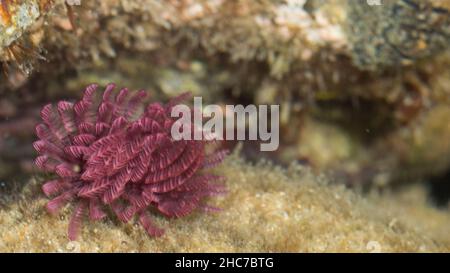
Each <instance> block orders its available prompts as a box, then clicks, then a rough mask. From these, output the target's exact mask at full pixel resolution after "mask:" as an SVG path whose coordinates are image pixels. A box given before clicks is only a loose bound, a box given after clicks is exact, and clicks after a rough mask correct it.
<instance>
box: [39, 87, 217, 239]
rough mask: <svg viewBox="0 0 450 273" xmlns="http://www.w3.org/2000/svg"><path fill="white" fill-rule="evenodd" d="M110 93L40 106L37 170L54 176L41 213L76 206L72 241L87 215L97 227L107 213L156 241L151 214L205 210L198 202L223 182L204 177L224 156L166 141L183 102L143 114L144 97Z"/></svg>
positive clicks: (199, 145)
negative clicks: (133, 224)
mask: <svg viewBox="0 0 450 273" xmlns="http://www.w3.org/2000/svg"><path fill="white" fill-rule="evenodd" d="M114 88H115V85H113V84H110V85H108V86H107V87H106V90H105V91H104V92H103V96H102V95H101V94H98V92H96V89H97V85H90V86H88V87H87V88H86V90H85V93H84V96H83V98H82V99H81V100H80V101H78V102H77V103H75V104H73V103H70V102H67V101H61V102H59V103H58V105H57V107H54V106H52V105H51V104H49V105H46V106H45V107H44V108H43V109H42V112H41V116H42V120H43V123H41V124H39V125H38V126H37V127H36V133H37V136H38V137H39V139H40V140H38V141H36V142H35V143H34V148H35V149H36V150H37V152H38V153H39V156H38V157H37V158H36V161H35V162H36V165H37V166H38V167H39V168H40V169H42V170H45V171H48V172H54V173H56V174H57V176H58V178H56V179H54V180H50V181H47V182H45V183H44V185H43V186H42V189H43V192H44V193H45V194H46V195H47V196H48V197H53V199H52V200H51V201H49V202H48V204H47V210H48V211H49V212H50V213H56V212H58V211H59V210H60V209H61V208H62V207H63V206H65V205H66V204H67V203H69V202H70V201H73V202H75V204H76V205H75V209H74V211H73V214H72V218H71V220H70V223H69V231H68V235H69V239H71V240H75V239H76V238H77V235H78V233H79V230H80V227H81V223H82V221H83V218H84V216H85V215H89V218H90V219H91V220H99V219H102V218H104V217H105V216H106V215H107V210H105V209H108V208H110V209H111V210H112V212H113V213H114V214H115V215H116V216H117V217H118V218H119V219H120V220H121V221H123V222H128V221H130V220H131V219H132V218H133V217H134V216H135V215H137V216H138V218H139V222H140V224H141V225H142V226H143V227H144V229H145V230H146V231H147V233H148V234H149V235H151V236H160V235H162V234H163V230H162V229H160V228H158V227H156V226H154V225H153V224H152V220H151V217H150V215H149V214H148V213H149V209H150V208H153V209H154V210H156V211H159V212H161V213H162V214H164V215H165V216H168V217H182V216H185V215H187V214H189V213H190V212H192V211H193V210H194V209H196V208H203V209H205V210H209V209H211V208H210V207H208V206H207V205H205V204H203V203H202V201H203V199H204V197H207V196H213V195H217V194H221V193H224V191H225V189H224V187H223V186H222V185H221V184H220V183H218V184H216V183H214V182H217V181H220V180H222V177H220V176H215V175H212V174H207V173H204V172H203V171H202V170H203V169H206V168H209V167H211V166H214V165H216V164H218V163H220V162H221V161H222V159H223V158H224V157H225V155H226V151H223V150H222V151H215V152H213V153H211V154H207V153H206V151H205V145H207V144H208V142H210V141H206V140H202V141H196V140H179V141H175V140H174V139H173V138H172V137H171V134H170V132H171V126H172V124H173V123H174V122H175V119H174V118H172V117H170V111H171V109H172V107H173V106H174V104H176V103H177V102H178V101H179V100H181V99H183V98H184V97H185V96H184V95H181V96H180V97H177V98H174V99H173V100H172V101H171V102H169V103H168V104H166V105H163V104H160V103H152V104H150V105H148V106H147V107H145V109H143V108H144V107H142V106H143V105H142V104H143V103H142V100H143V98H144V97H145V95H146V93H145V91H139V92H136V93H133V94H132V93H130V92H129V91H128V89H126V88H124V89H122V90H120V91H119V92H118V93H117V94H114V91H113V90H114Z"/></svg>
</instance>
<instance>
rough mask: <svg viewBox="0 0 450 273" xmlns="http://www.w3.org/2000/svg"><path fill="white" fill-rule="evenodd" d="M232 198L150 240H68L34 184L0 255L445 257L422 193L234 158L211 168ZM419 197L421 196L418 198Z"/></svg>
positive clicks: (127, 236)
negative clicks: (365, 186)
mask: <svg viewBox="0 0 450 273" xmlns="http://www.w3.org/2000/svg"><path fill="white" fill-rule="evenodd" d="M216 171H217V172H218V173H220V174H223V175H226V176H227V178H228V181H227V185H228V188H229V193H228V194H227V195H226V196H224V197H221V198H219V199H214V200H211V201H210V203H213V204H215V205H218V206H220V207H221V208H223V211H221V212H219V213H214V214H203V213H194V214H192V215H191V216H189V217H187V218H182V219H176V220H166V219H165V218H163V217H156V220H155V222H156V223H157V224H159V225H161V226H164V227H166V234H165V235H164V236H163V237H161V238H151V237H148V235H147V234H146V233H145V231H144V230H142V228H141V227H139V226H138V225H137V224H131V223H130V224H120V223H118V222H117V221H115V220H105V221H103V222H90V223H87V222H86V223H85V225H84V227H83V231H82V234H81V236H80V239H79V241H77V242H70V241H69V240H68V239H67V234H66V233H67V224H68V216H69V215H70V210H68V209H67V210H66V211H65V212H64V213H63V214H62V215H63V216H51V215H49V214H48V213H47V212H46V211H45V209H44V205H45V203H46V201H47V200H46V199H45V197H43V196H42V194H40V193H39V190H38V188H39V187H38V183H37V182H36V181H32V183H30V184H29V186H27V187H26V188H25V189H23V190H22V192H21V194H22V198H23V199H22V200H21V201H19V202H11V203H10V204H8V205H7V206H6V207H5V208H2V209H1V210H0V229H1V230H0V251H1V252H78V251H80V252H203V251H205V252H221V251H231V252H235V251H238V252H248V251H256V252H272V251H273V252H317V251H331V252H380V251H381V252H391V251H394V252H404V251H407V252H416V251H419V252H430V251H431V252H441V251H444V252H446V251H450V234H449V233H448V232H447V231H448V229H447V228H448V226H449V224H450V213H449V212H448V211H439V210H437V209H434V208H432V207H431V206H429V205H427V202H426V200H425V198H424V197H423V196H424V194H423V192H422V190H420V189H419V188H410V190H408V191H407V192H405V193H402V194H396V195H395V196H393V197H389V194H387V195H383V196H372V195H371V196H370V197H369V198H367V197H365V198H363V197H361V196H359V195H358V194H357V193H354V192H352V191H350V190H347V189H345V188H344V187H342V186H336V185H330V184H329V183H328V182H327V179H326V178H325V177H323V176H317V175H315V174H313V173H311V172H310V171H309V170H308V169H306V168H303V167H301V166H299V165H292V166H291V167H290V168H288V169H282V168H280V167H276V166H273V165H271V164H269V163H265V162H260V163H258V164H256V165H251V164H249V163H246V162H245V161H244V160H243V159H241V158H240V157H239V156H237V155H232V156H231V157H230V158H228V159H227V160H226V162H225V163H224V164H223V165H222V166H221V167H219V168H218V169H217V170H216ZM420 196H422V198H419V197H420Z"/></svg>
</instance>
